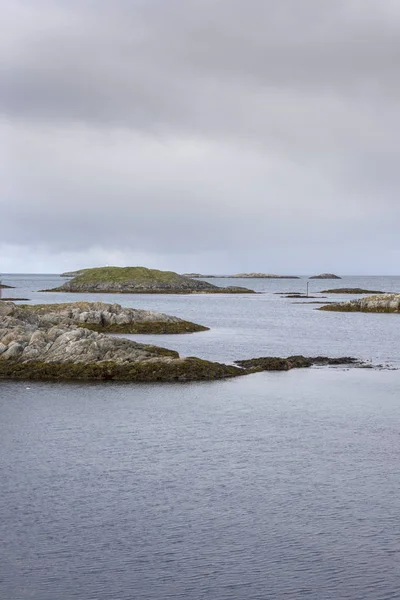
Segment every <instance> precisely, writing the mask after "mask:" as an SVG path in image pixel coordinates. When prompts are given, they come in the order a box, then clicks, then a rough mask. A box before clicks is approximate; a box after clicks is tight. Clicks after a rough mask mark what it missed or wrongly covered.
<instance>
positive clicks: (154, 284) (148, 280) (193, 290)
mask: <svg viewBox="0 0 400 600" xmlns="http://www.w3.org/2000/svg"><path fill="white" fill-rule="evenodd" d="M42 291H46V292H78V293H79V292H81V293H113V294H255V292H254V291H253V290H249V289H247V288H243V287H236V286H229V287H226V288H224V287H222V288H221V287H217V286H216V285H213V284H211V283H208V282H206V281H196V280H194V279H191V278H190V277H185V276H184V275H178V273H174V272H172V271H159V270H156V269H147V268H145V267H99V268H95V269H85V270H84V271H83V273H80V274H78V275H77V276H76V277H74V278H73V279H71V280H70V281H66V282H65V283H64V284H62V285H61V286H60V287H58V288H55V289H52V290H42Z"/></svg>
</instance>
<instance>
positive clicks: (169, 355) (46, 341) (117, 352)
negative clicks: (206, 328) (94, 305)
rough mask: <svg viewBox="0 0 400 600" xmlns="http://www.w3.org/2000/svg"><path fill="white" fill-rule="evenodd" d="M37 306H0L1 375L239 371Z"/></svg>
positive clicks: (166, 377)
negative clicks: (96, 328) (91, 327)
mask: <svg viewBox="0 0 400 600" xmlns="http://www.w3.org/2000/svg"><path fill="white" fill-rule="evenodd" d="M42 310H44V309H39V310H38V311H35V310H31V307H29V309H28V308H27V307H22V308H21V307H19V306H16V305H15V304H12V303H2V304H0V378H11V379H43V380H47V379H48V380H52V379H56V380H74V379H88V380H90V379H102V380H112V379H115V380H121V381H198V380H202V379H206V380H212V379H222V378H224V377H234V376H236V375H240V374H243V373H242V370H241V369H240V368H239V367H234V366H229V365H220V364H219V363H213V362H209V361H205V360H200V359H198V358H180V356H179V354H178V352H175V351H174V350H167V349H166V348H160V347H158V346H150V345H147V344H140V343H138V342H134V341H132V340H127V339H124V338H119V337H115V336H109V335H106V334H104V333H97V332H96V331H91V330H89V329H88V328H87V327H83V326H77V325H75V324H74V323H73V322H72V319H70V318H69V317H67V318H65V320H64V317H62V316H61V315H62V314H63V310H62V311H61V312H60V311H57V310H56V311H53V312H50V313H46V312H42ZM51 315H52V316H51ZM57 317H60V320H59V321H58V322H57V323H56V324H55V323H54V319H55V318H57ZM73 318H75V317H73Z"/></svg>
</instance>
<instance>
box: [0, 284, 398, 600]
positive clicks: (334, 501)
mask: <svg viewBox="0 0 400 600" xmlns="http://www.w3.org/2000/svg"><path fill="white" fill-rule="evenodd" d="M2 280H3V282H4V283H8V284H11V285H15V286H16V289H12V290H4V292H6V293H7V296H24V297H26V298H30V299H31V301H32V302H66V301H72V300H78V299H83V298H85V299H90V300H103V301H107V302H119V303H121V304H123V305H125V306H131V307H138V308H150V309H154V310H160V311H163V312H167V313H170V314H174V315H176V316H180V317H183V318H186V319H189V320H193V321H196V322H198V323H201V324H203V325H208V326H209V327H211V331H209V332H204V333H197V334H192V335H181V336H130V337H132V338H134V339H137V340H139V341H145V342H146V343H147V342H152V343H156V344H158V345H163V346H166V347H169V348H174V349H177V350H178V351H179V352H180V353H181V354H182V355H196V356H201V357H204V358H207V359H212V360H218V361H224V362H227V361H233V360H235V359H239V358H251V357H255V356H262V355H280V356H286V355H290V354H298V353H302V354H306V355H317V354H326V355H329V356H339V355H353V356H356V357H360V358H363V359H367V360H371V361H372V362H373V363H378V364H382V365H388V366H390V367H395V368H398V367H400V344H399V333H400V317H399V316H398V315H368V314H357V313H355V314H351V313H350V314H346V313H326V312H321V311H317V310H315V308H316V307H317V305H315V304H310V305H306V304H295V302H296V300H291V299H286V298H281V297H280V295H277V294H275V293H274V292H287V291H305V287H306V281H307V280H306V279H301V280H281V281H280V280H245V281H239V280H234V282H235V283H236V284H238V285H246V286H247V287H253V289H257V290H259V291H263V292H265V293H264V294H260V295H255V296H236V295H233V296H230V295H227V296H220V295H218V296H212V295H204V296H169V295H166V296H159V295H149V296H141V295H139V296H134V295H115V296H114V295H107V294H104V295H100V294H96V295H90V294H86V295H76V294H74V295H70V294H55V293H53V294H51V293H48V294H45V293H39V292H38V291H37V290H40V289H43V288H49V287H55V286H56V285H59V283H60V282H61V281H62V280H60V278H58V277H57V276H49V275H42V276H32V275H14V276H11V275H9V276H7V275H3V276H2ZM210 281H212V282H215V283H217V284H221V285H230V284H232V283H233V282H232V281H230V280H226V279H223V280H220V281H218V280H215V279H213V280H210ZM310 285H311V288H310V293H312V292H317V291H319V290H322V289H324V288H331V287H356V286H357V287H365V288H370V289H378V290H379V289H382V290H385V291H386V290H387V291H397V292H400V278H398V277H393V278H389V277H353V278H350V277H347V278H343V279H342V280H338V281H318V280H314V281H312V282H310ZM340 298H343V297H340ZM346 298H347V297H345V298H344V299H346ZM329 299H336V298H335V297H330V298H329ZM0 444H1V457H2V459H1V461H0V598H1V600H3V599H4V600H17V599H18V600H25V599H34V600H70V599H77V600H78V599H79V600H131V599H135V600H136V599H138V600H170V599H171V600H172V599H177V600H180V599H182V600H200V599H201V600H206V599H207V600H269V599H277V600H278V599H279V600H280V599H291V600H292V599H298V598H304V599H311V600H328V599H332V600H337V599H348V600H363V599H367V600H389V599H398V598H399V597H400V591H399V590H400V494H399V489H400V370H390V369H387V370H371V369H344V368H334V369H332V368H331V369H328V368H313V369H304V370H297V371H290V372H288V373H260V374H257V375H252V376H248V377H243V378H240V379H235V380H227V381H223V382H214V383H198V384H175V385H168V384H167V385H165V384H164V385H153V384H151V385H150V384H149V385H131V384H113V383H108V384H106V383H104V384H100V383H99V384H97V383H96V384H91V383H88V384H77V383H73V384H57V383H34V382H28V383H25V382H6V381H3V382H1V381H0Z"/></svg>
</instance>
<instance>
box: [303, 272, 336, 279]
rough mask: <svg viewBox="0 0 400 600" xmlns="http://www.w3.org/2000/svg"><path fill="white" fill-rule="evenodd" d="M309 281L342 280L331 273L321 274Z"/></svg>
mask: <svg viewBox="0 0 400 600" xmlns="http://www.w3.org/2000/svg"><path fill="white" fill-rule="evenodd" d="M310 279H342V278H341V277H339V276H338V275H334V274H333V273H321V275H313V276H312V277H310Z"/></svg>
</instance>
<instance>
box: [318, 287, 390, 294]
mask: <svg viewBox="0 0 400 600" xmlns="http://www.w3.org/2000/svg"><path fill="white" fill-rule="evenodd" d="M319 293H320V294H384V293H385V292H380V291H379V290H364V289H363V288H336V289H335V288H333V289H331V290H321V292H319Z"/></svg>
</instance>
